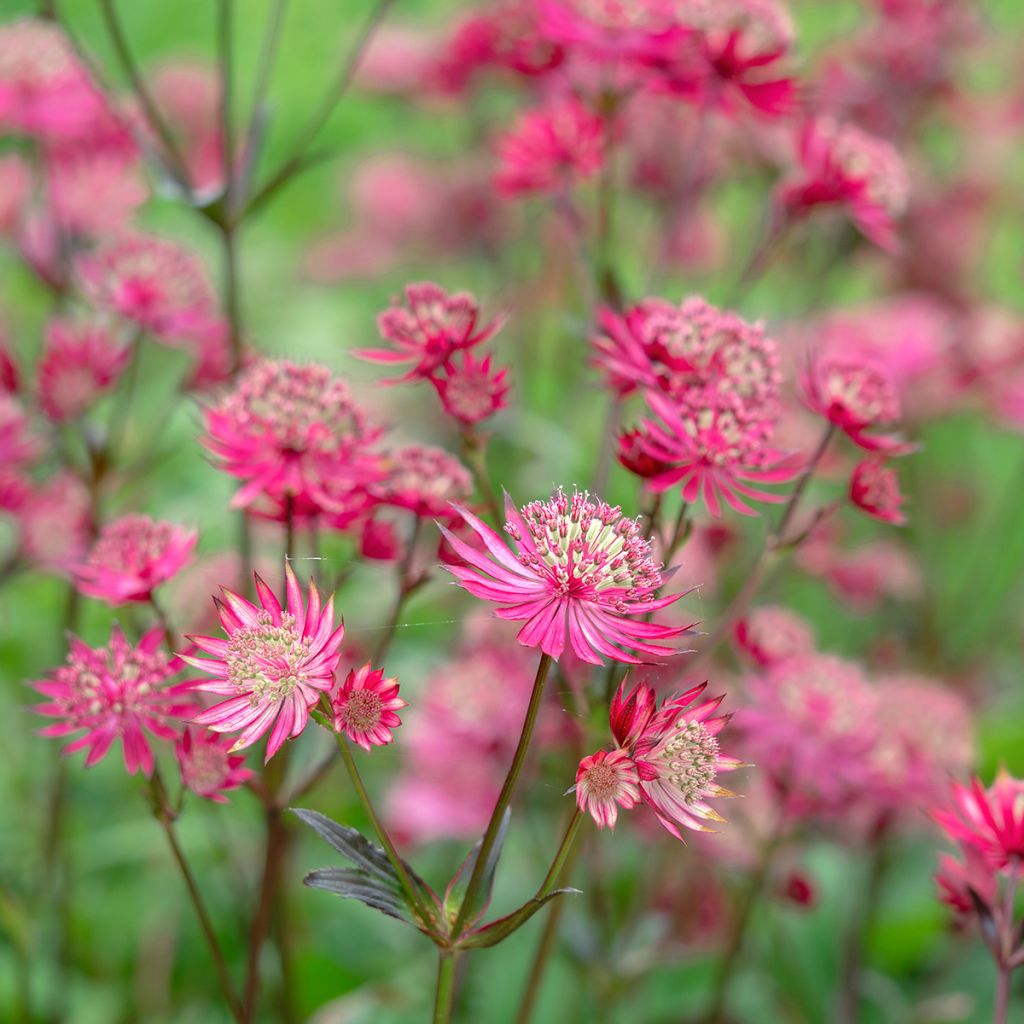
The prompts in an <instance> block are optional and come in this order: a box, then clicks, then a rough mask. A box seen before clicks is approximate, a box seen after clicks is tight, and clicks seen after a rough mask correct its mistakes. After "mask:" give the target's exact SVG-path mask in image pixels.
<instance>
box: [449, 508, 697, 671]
mask: <svg viewBox="0 0 1024 1024" xmlns="http://www.w3.org/2000/svg"><path fill="white" fill-rule="evenodd" d="M456 510H457V511H458V512H459V514H460V515H461V516H462V518H463V519H464V520H465V521H466V523H467V524H468V525H469V526H470V527H471V528H472V529H473V530H474V532H475V533H476V534H477V536H478V537H479V538H480V540H481V541H482V542H483V544H484V546H485V548H486V553H483V552H481V551H479V550H477V549H476V548H474V547H471V546H470V545H469V544H467V543H466V542H465V541H463V540H460V539H459V538H458V537H457V536H455V534H453V533H452V532H451V531H449V530H447V529H446V528H445V527H443V526H441V527H440V529H441V531H442V533H443V534H444V536H445V538H446V539H447V541H448V543H449V544H450V545H451V547H452V548H454V550H455V552H456V553H457V554H458V555H459V557H460V558H462V559H463V560H464V561H465V563H466V564H465V565H464V566H463V565H451V564H449V565H446V566H445V568H446V569H447V570H448V571H449V572H450V573H451V574H452V575H453V576H454V577H455V578H456V580H457V581H458V583H459V585H460V586H461V587H462V588H463V589H465V590H466V591H468V592H469V593H470V594H473V595H474V596H475V597H480V598H483V599H484V600H485V601H494V602H496V603H498V604H500V605H502V607H500V608H499V609H498V610H497V611H496V612H495V614H496V615H497V616H498V617H499V618H503V619H510V620H512V621H516V622H524V623H525V624H524V625H523V627H522V629H520V631H519V636H518V639H519V642H520V643H521V644H523V645H524V646H526V647H539V648H540V649H541V650H542V651H543V652H544V653H545V654H548V655H550V656H551V657H553V658H556V659H557V658H559V657H560V656H561V655H562V653H563V652H564V651H565V649H566V646H567V645H568V646H569V647H570V648H571V650H572V651H573V653H575V654H576V656H577V657H579V658H581V659H582V660H583V661H586V662H589V663H590V664H594V665H599V664H601V659H602V657H609V658H612V659H613V660H615V661H623V662H627V663H630V664H636V663H637V662H638V661H639V660H640V659H639V658H637V657H636V656H634V655H633V654H630V653H628V651H629V650H634V651H636V652H638V654H640V655H646V656H648V657H649V658H651V657H653V658H659V657H667V656H669V655H671V654H673V653H674V652H673V650H672V649H671V648H669V647H665V646H664V645H662V644H659V643H654V642H653V641H659V640H669V639H671V638H673V637H677V636H680V635H682V634H683V633H685V632H686V627H670V626H662V625H658V624H656V623H653V622H649V621H645V620H644V619H640V618H633V616H642V615H644V614H645V613H648V612H655V611H658V610H659V609H661V608H664V607H666V606H667V605H670V604H672V603H673V602H674V601H676V600H678V597H679V596H680V595H675V596H670V597H662V598H656V597H655V596H654V595H655V593H656V591H657V590H658V589H659V588H660V587H661V585H662V576H661V566H660V564H659V563H657V562H656V561H655V560H654V557H653V555H652V552H651V545H650V543H649V542H648V541H646V540H644V539H643V538H642V536H641V535H640V526H639V521H637V520H632V519H625V518H623V516H622V512H621V510H620V509H619V508H618V507H617V506H611V505H607V504H605V503H604V502H603V501H595V500H591V498H590V496H589V495H588V494H586V493H585V492H584V493H580V492H578V491H577V492H574V493H573V496H572V498H568V497H567V496H566V495H565V493H564V492H563V491H562V490H558V491H556V492H555V493H554V494H553V495H552V497H551V499H550V500H548V501H543V502H542V501H533V502H531V503H530V504H528V505H526V506H524V507H523V508H522V509H521V510H519V509H516V507H515V505H514V504H513V503H512V499H511V498H510V497H509V496H508V495H507V494H506V496H505V515H506V523H505V531H506V532H507V533H508V535H509V536H510V537H511V538H512V541H513V543H514V545H515V548H514V550H510V549H509V547H508V546H507V545H506V542H505V541H504V540H503V539H502V538H501V537H500V536H499V535H498V534H497V533H495V531H494V530H492V529H491V528H490V527H489V526H488V525H487V524H486V523H484V522H482V521H481V520H480V519H478V518H477V517H476V516H475V515H473V514H472V513H471V512H469V511H467V510H466V509H464V508H460V507H458V506H456Z"/></svg>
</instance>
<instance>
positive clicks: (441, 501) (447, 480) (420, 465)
mask: <svg viewBox="0 0 1024 1024" xmlns="http://www.w3.org/2000/svg"><path fill="white" fill-rule="evenodd" d="M381 469H382V471H383V473H384V476H383V478H382V479H381V480H379V481H378V482H377V483H375V484H373V485H371V488H370V493H371V494H372V495H373V496H374V497H375V498H376V499H377V501H379V502H381V504H384V505H394V506H396V507H397V508H406V509H408V510H409V511H410V512H412V513H413V514H415V515H417V516H421V517H422V518H425V519H437V518H439V517H440V518H448V517H450V516H451V505H452V503H454V502H462V501H466V500H467V499H468V498H469V497H470V496H471V495H472V493H473V477H472V476H471V475H470V472H469V470H468V469H466V467H465V466H463V465H462V463H461V462H459V460H458V459H457V458H455V456H454V455H450V454H449V453H448V452H446V451H445V450H444V449H443V448H435V447H433V446H432V445H426V444H411V445H407V446H406V447H405V448H399V449H398V450H397V451H394V452H390V453H388V454H386V455H384V456H383V457H382V460H381Z"/></svg>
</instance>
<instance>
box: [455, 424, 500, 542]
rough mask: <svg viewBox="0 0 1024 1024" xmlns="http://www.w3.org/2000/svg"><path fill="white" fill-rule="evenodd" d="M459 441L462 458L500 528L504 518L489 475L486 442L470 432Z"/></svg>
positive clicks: (460, 436)
mask: <svg viewBox="0 0 1024 1024" xmlns="http://www.w3.org/2000/svg"><path fill="white" fill-rule="evenodd" d="M459 440H460V441H461V442H462V457H463V459H464V460H465V463H466V465H467V466H468V467H469V471H470V473H472V475H473V482H474V483H475V484H476V489H477V493H478V494H479V495H480V497H481V499H482V500H483V502H484V504H485V505H486V506H487V511H488V512H490V514H491V516H492V517H493V519H494V524H495V526H500V525H501V522H502V520H503V518H504V517H503V516H502V513H501V502H500V501H498V497H497V495H496V494H495V493H494V488H493V487H491V478H490V476H489V475H488V473H487V448H486V447H485V444H484V442H483V441H482V440H481V439H480V438H479V437H478V436H476V435H475V434H474V433H473V432H471V431H469V430H464V431H462V432H461V433H460V435H459Z"/></svg>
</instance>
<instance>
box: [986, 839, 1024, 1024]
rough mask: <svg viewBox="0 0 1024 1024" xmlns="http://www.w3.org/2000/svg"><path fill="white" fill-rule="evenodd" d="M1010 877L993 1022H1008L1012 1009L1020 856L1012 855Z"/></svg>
mask: <svg viewBox="0 0 1024 1024" xmlns="http://www.w3.org/2000/svg"><path fill="white" fill-rule="evenodd" d="M1009 871H1010V874H1009V877H1008V878H1007V880H1006V889H1005V891H1004V893H1003V905H1002V913H1001V915H1000V916H1001V920H1000V922H999V926H1000V932H1001V935H1000V949H999V956H998V958H997V961H996V968H997V970H998V975H997V978H996V1007H995V1014H994V1015H993V1018H992V1021H993V1024H1006V1020H1007V1014H1008V1013H1009V1010H1010V986H1011V981H1012V978H1013V969H1014V966H1015V965H1014V962H1013V954H1014V952H1015V950H1014V948H1013V947H1014V941H1015V935H1014V931H1015V929H1014V927H1013V921H1014V917H1015V916H1016V914H1015V911H1016V909H1017V882H1018V880H1019V878H1020V858H1019V857H1012V858H1011V859H1010V864H1009Z"/></svg>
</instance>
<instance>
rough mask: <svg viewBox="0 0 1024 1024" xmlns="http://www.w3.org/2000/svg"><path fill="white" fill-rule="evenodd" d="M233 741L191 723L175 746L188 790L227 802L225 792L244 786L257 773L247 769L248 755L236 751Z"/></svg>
mask: <svg viewBox="0 0 1024 1024" xmlns="http://www.w3.org/2000/svg"><path fill="white" fill-rule="evenodd" d="M230 746H231V740H230V739H228V738H226V737H224V736H218V735H217V734H216V733H215V732H211V731H210V730H209V729H196V728H194V727H192V726H189V727H188V728H187V729H186V730H185V732H184V733H183V734H182V736H181V738H180V739H179V740H178V742H177V743H176V744H175V745H174V752H175V754H176V755H177V757H178V767H179V769H180V770H181V781H182V784H183V785H184V786H185V787H186V789H190V790H192V792H193V793H196V794H198V795H199V796H201V797H205V798H206V799H207V800H212V801H213V802H214V803H218V804H226V803H227V802H228V800H227V797H226V796H224V794H225V793H228V792H230V791H231V790H232V789H238V787H239V786H244V785H245V783H246V782H248V781H249V779H251V778H253V777H254V775H255V772H253V771H252V770H251V769H249V768H244V767H243V765H244V764H245V755H244V754H232V753H231V751H230V749H229V748H230Z"/></svg>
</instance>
